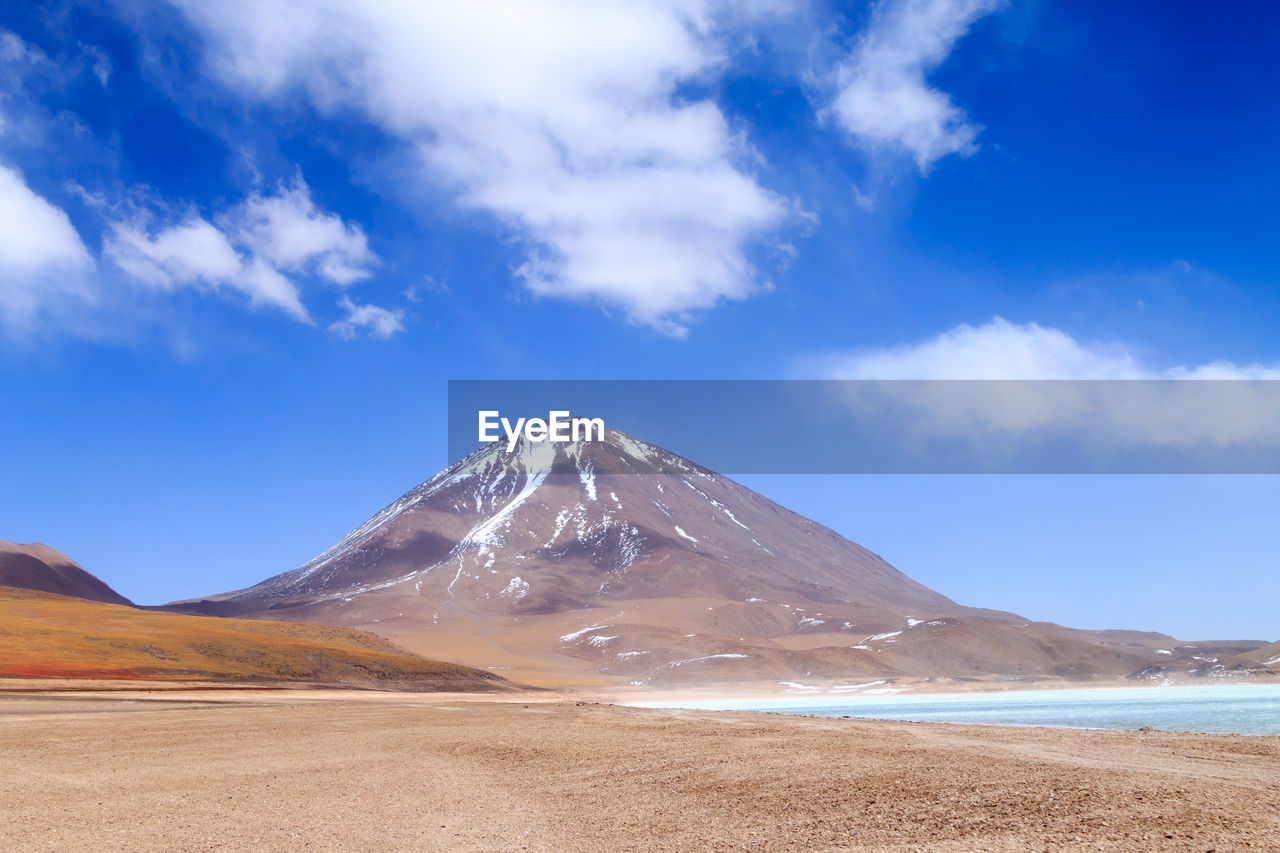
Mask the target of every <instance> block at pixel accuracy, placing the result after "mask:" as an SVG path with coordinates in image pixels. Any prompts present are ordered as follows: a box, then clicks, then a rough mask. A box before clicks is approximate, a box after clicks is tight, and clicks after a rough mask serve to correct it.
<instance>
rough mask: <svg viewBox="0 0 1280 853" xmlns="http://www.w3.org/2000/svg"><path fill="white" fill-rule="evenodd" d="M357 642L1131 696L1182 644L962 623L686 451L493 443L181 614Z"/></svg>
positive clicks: (716, 676) (947, 603)
mask: <svg viewBox="0 0 1280 853" xmlns="http://www.w3.org/2000/svg"><path fill="white" fill-rule="evenodd" d="M176 606H178V607H180V608H185V609H189V610H194V611H198V612H209V613H219V614H224V615H237V614H240V615H251V616H255V617H260V618H273V619H290V620H299V621H315V622H327V623H332V624H342V625H350V626H354V627H361V628H365V629H367V630H371V631H376V632H378V633H380V634H383V635H385V636H388V637H391V638H393V639H395V640H396V642H399V643H401V644H403V645H405V646H406V647H408V648H412V649H414V650H415V651H419V652H422V653H423V654H428V655H431V656H446V657H449V658H451V659H454V660H459V661H463V662H466V663H469V664H471V665H477V666H501V667H504V668H507V669H506V670H505V671H508V672H509V673H510V674H512V675H514V676H516V677H519V678H520V679H522V680H530V681H533V682H534V683H611V684H617V683H620V682H621V683H631V684H644V685H659V684H686V683H690V682H703V681H720V680H731V681H755V682H759V681H773V682H775V683H776V682H779V681H784V682H785V681H801V680H804V679H815V678H816V679H844V678H856V679H863V678H864V677H866V676H871V677H873V678H880V677H896V676H953V677H955V676H963V677H971V676H990V675H997V676H1003V677H1024V676H1031V675H1038V676H1051V677H1060V678H1072V679H1088V678H1094V677H1100V676H1107V677H1115V676H1124V675H1129V674H1131V673H1134V672H1136V671H1139V670H1141V669H1143V668H1144V667H1146V666H1149V665H1151V664H1153V663H1157V662H1159V661H1160V660H1161V656H1159V655H1157V654H1156V653H1155V651H1154V650H1155V649H1156V648H1158V647H1160V646H1163V645H1165V644H1167V643H1170V642H1173V641H1172V638H1169V637H1165V636H1163V635H1159V634H1145V633H1141V632H1127V631H1115V632H1086V631H1072V630H1070V629H1066V628H1062V627H1060V626H1057V625H1051V624H1047V623H1035V622H1029V621H1028V620H1025V619H1023V618H1021V617H1018V616H1016V615H1014V614H1010V613H1002V612H998V611H991V610H981V609H976V608H970V607H963V606H961V605H958V604H956V603H955V602H953V601H951V600H950V599H948V598H946V597H945V596H943V595H940V594H938V593H936V592H934V591H933V590H930V589H928V588H926V587H924V586H922V585H920V584H918V583H916V582H915V581H913V580H912V579H911V578H909V577H907V576H906V575H904V574H902V573H901V572H899V571H898V570H897V569H895V568H894V567H893V566H891V565H889V563H887V562H886V561H885V560H883V559H881V558H880V557H879V556H877V555H876V554H873V553H871V552H870V551H868V550H867V549H865V548H863V547H862V546H860V545H858V544H856V543H854V542H850V541H849V540H847V539H845V538H844V537H842V536H840V535H839V534H837V533H836V532H834V531H832V530H830V529H828V528H826V527H823V526H822V525H819V524H816V523H815V522H813V521H811V520H809V519H807V518H804V517H802V516H800V515H797V514H796V513H793V512H791V511H789V510H787V509H785V508H783V507H781V506H778V505H777V504H775V503H773V502H772V501H769V500H768V499H766V498H764V497H763V496H761V495H759V494H756V493H755V492H752V491H751V490H749V489H747V488H745V487H744V486H741V485H739V484H738V483H735V482H733V481H732V480H730V479H728V478H727V477H723V476H721V475H719V474H716V473H714V472H712V471H709V470H707V469H705V468H702V467H701V466H699V465H697V464H695V463H693V462H690V461H689V460H687V459H683V458H681V457H679V456H677V455H675V454H673V453H670V452H669V451H666V450H663V449H661V448H659V447H656V446H654V445H651V444H647V443H645V442H642V441H638V440H636V439H634V438H632V437H630V436H627V435H625V434H623V433H620V432H616V431H611V432H610V433H609V435H608V437H607V439H606V440H605V441H596V442H583V443H579V444H552V443H539V444H535V443H528V442H522V443H521V444H519V445H518V446H517V447H516V449H515V450H514V452H507V451H506V450H505V448H504V447H502V446H500V445H497V444H493V445H488V446H486V447H483V448H481V449H480V450H478V451H476V452H475V453H473V454H472V455H471V456H469V457H467V458H466V459H464V460H461V461H460V462H458V463H457V464H455V465H453V466H451V467H450V468H448V469H446V470H445V471H442V472H441V473H439V474H437V475H436V476H435V477H432V478H431V479H430V480H428V481H427V482H425V483H423V484H422V485H420V486H418V487H417V488H415V489H413V490H412V491H410V492H409V493H407V494H406V495H404V496H403V497H401V498H400V499H399V500H397V501H395V502H394V503H392V504H391V505H390V506H388V507H386V508H385V509H383V510H382V511H381V512H379V513H378V514H376V515H375V516H374V517H373V518H371V519H370V520H369V521H368V522H366V523H365V524H364V525H362V526H361V527H359V528H357V529H356V530H354V531H352V532H351V533H349V534H348V535H347V536H345V537H344V538H343V539H342V540H340V541H339V542H338V543H337V544H336V545H334V546H333V547H332V548H330V549H329V550H327V551H325V552H324V553H323V554H321V555H320V556H318V557H316V558H315V559H314V560H312V561H311V562H309V563H307V564H306V565H304V566H301V567H300V568H297V569H294V570H292V571H289V572H285V573H283V574H281V575H277V576H275V577H273V578H269V579H267V580H265V581H263V582H262V583H260V584H257V585H256V586H253V587H250V588H248V589H244V590H240V591H237V592H232V593H227V594H224V595H219V596H214V597H213V598H211V599H205V600H202V601H191V602H183V603H179V604H178V605H176Z"/></svg>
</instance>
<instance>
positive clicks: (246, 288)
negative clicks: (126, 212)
mask: <svg viewBox="0 0 1280 853" xmlns="http://www.w3.org/2000/svg"><path fill="white" fill-rule="evenodd" d="M103 251H104V254H105V255H106V256H107V257H108V258H110V259H111V260H112V261H113V262H115V264H116V265H117V266H119V267H120V268H121V269H122V270H124V271H125V272H126V273H128V274H129V276H131V277H132V278H133V279H134V280H135V281H139V282H141V283H143V284H147V285H150V286H152V287H159V288H163V289H165V290H173V289H175V288H178V287H185V286H195V285H203V286H205V287H209V288H212V289H215V290H216V289H219V288H222V287H229V288H231V289H233V290H238V291H240V292H241V293H244V294H245V295H246V296H248V297H249V299H250V301H251V302H253V303H254V304H266V305H273V306H275V307H277V308H281V309H283V310H284V311H286V312H287V313H288V314H290V315H291V316H293V317H295V318H296V319H299V320H303V321H306V320H308V319H309V315H308V314H307V309H306V308H304V307H303V305H302V301H301V300H300V299H299V296H298V288H297V287H296V286H295V285H294V284H293V283H292V282H291V281H289V280H288V279H287V278H285V277H284V276H282V275H281V274H280V273H279V272H278V271H277V270H275V269H274V268H273V267H272V266H270V265H269V264H267V263H266V262H264V261H262V260H261V259H260V258H248V259H246V258H242V257H241V256H240V253H239V252H237V251H236V250H235V248H234V247H233V246H232V245H231V242H230V241H229V240H228V239H227V236H226V235H225V234H223V233H222V232H221V231H219V230H218V229H217V228H215V227H214V226H213V225H211V224H209V223H208V222H207V221H205V220H204V219H201V218H199V217H195V218H192V219H188V220H187V221H185V222H183V223H181V224H179V225H175V226H173V227H171V228H166V229H162V230H160V231H159V232H157V233H156V234H155V235H154V236H151V235H149V234H148V233H147V230H146V228H145V227H143V226H142V225H140V224H138V223H119V222H117V223H115V224H114V225H113V226H112V230H111V236H110V237H109V238H108V239H107V242H106V246H105V247H104V250H103Z"/></svg>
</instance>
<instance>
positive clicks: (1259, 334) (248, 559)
mask: <svg viewBox="0 0 1280 853" xmlns="http://www.w3.org/2000/svg"><path fill="white" fill-rule="evenodd" d="M420 5H421V4H409V3H404V4H396V3H353V2H346V0H325V2H322V3H317V4H314V5H312V6H309V7H308V9H307V10H306V11H299V10H297V9H295V8H292V6H291V4H285V3H278V2H267V0H257V2H226V3H217V4H206V3H195V2H176V3H172V4H166V3H135V2H128V1H127V0H122V2H82V3H74V4H73V3H58V2H51V3H44V4H24V3H3V4H0V9H2V10H3V12H2V17H0V32H2V35H0V66H3V67H2V68H0V447H2V449H0V463H3V465H4V470H5V471H6V473H7V475H8V476H7V478H6V479H7V486H6V488H4V489H0V522H2V523H0V537H3V538H8V539H13V540H18V541H33V540H42V541H46V542H49V543H50V544H53V545H54V546H56V547H59V548H62V549H64V550H65V551H67V552H68V553H70V554H71V555H72V556H73V557H75V558H76V559H78V560H80V561H81V562H82V563H83V564H84V565H86V566H87V567H89V568H90V569H91V570H94V571H96V572H97V573H98V574H100V575H101V576H102V577H104V578H105V579H106V580H108V581H109V582H111V583H112V584H114V585H115V586H117V587H118V588H119V589H120V590H121V591H122V592H124V593H125V594H127V595H130V596H132V597H134V598H136V599H137V600H139V601H143V602H157V601H162V600H167V599H171V598H177V597H183V596H187V595H194V594H200V593H207V592H213V591H218V590H222V589H226V588H230V587H234V586H239V585H243V584H245V583H250V582H253V581H256V580H259V579H261V578H262V577H265V576H266V575H269V574H273V573H276V572H278V571H281V570H284V569H287V568H291V567H293V566H295V565H297V564H299V563H301V562H302V561H304V560H306V559H308V558H309V557H310V556H312V555H313V554H314V553H316V552H318V551H319V550H321V549H322V548H324V547H325V546H327V545H328V544H330V543H331V542H332V541H334V540H336V539H337V538H338V537H339V536H340V535H341V534H342V533H344V532H345V531H346V530H347V529H349V528H351V527H352V526H354V525H355V524H357V523H359V522H360V521H362V520H363V519H364V518H365V517H367V516H368V515H369V514H371V513H372V512H373V511H374V510H376V509H377V508H378V507H380V506H382V505H383V504H385V503H387V502H388V501H390V500H391V499H392V498H394V497H395V496H397V495H398V494H400V493H401V492H403V491H404V490H406V489H407V488H408V487H410V486H412V485H413V484H415V483H416V482H418V481H420V480H422V479H425V478H426V477H427V476H429V475H430V474H432V473H434V471H435V470H437V469H438V468H439V467H440V466H441V465H442V464H443V463H444V461H445V455H446V450H445V417H444V411H443V409H444V403H445V383H446V382H447V380H449V379H451V378H454V379H456V378H613V377H616V378H685V377H689V378H774V377H792V376H823V377H826V376H852V377H868V376H876V377H925V378H932V377H938V378H948V377H985V378H1004V377H1032V378H1038V377H1070V378H1116V377H1120V378H1134V377H1185V376H1193V377H1202V378H1203V377H1210V376H1220V377H1253V378H1278V377H1280V368H1278V367H1277V366H1278V365H1280V352H1278V351H1277V350H1278V349H1280V347H1278V345H1277V343H1276V336H1275V334H1274V331H1273V330H1274V329H1276V328H1277V327H1278V326H1280V287H1277V280H1276V276H1277V263H1276V262H1277V259H1276V252H1275V248H1274V245H1275V237H1274V231H1275V221H1276V220H1275V215H1274V199H1275V198H1276V197H1277V192H1278V191H1280V170H1278V169H1277V168H1276V167H1275V165H1274V151H1276V150H1277V148H1278V147H1280V111H1278V110H1276V109H1275V101H1274V93H1275V92H1276V91H1277V90H1278V88H1280V62H1277V60H1276V59H1275V57H1276V56H1277V55H1280V26H1277V25H1278V24H1280V10H1277V9H1276V7H1275V6H1274V4H1271V3H1267V2H1240V3H1233V4H1229V5H1223V4H1217V5H1207V4H1201V3H1191V2H1186V3H1171V4H1164V5H1162V6H1161V9H1160V14H1159V15H1158V16H1155V15H1152V14H1151V13H1150V11H1149V10H1143V9H1141V8H1139V7H1136V6H1133V7H1131V6H1126V5H1124V4H1121V5H1120V6H1117V5H1116V4H1102V3H1088V2H1071V3H1065V2H1010V3H998V2H988V0H916V1H915V2H881V3H876V4H870V5H867V4H828V3H820V2H814V3H810V4H803V3H797V4H774V3H770V2H765V0H762V2H757V3H750V4H741V3H738V4H719V3H715V2H710V0H707V2H694V0H689V2H683V0H682V2H671V3H657V2H654V3H644V2H640V3H633V4H624V5H618V6H615V5H613V4H608V3H604V4H602V3H593V4H589V5H587V6H585V7H579V6H578V5H577V4H574V3H570V2H552V0H546V2H536V3H520V4H514V3H513V4H510V5H507V4H496V5H495V6H494V7H492V8H489V7H486V8H480V7H478V6H477V7H475V9H477V10H478V11H459V10H458V9H457V8H453V9H452V10H451V11H447V12H446V11H439V10H435V9H430V8H426V9H424V8H418V7H419V6H420ZM450 5H452V4H450ZM441 8H447V7H443V6H442V7H441ZM997 318H999V319H997ZM749 484H751V485H753V486H757V487H759V488H761V489H762V490H763V491H764V492H765V493H766V494H769V495H770V496H773V497H775V498H777V499H779V500H781V501H782V502H783V503H785V504H787V505H789V506H791V507H793V508H794V509H797V510H798V511H801V512H804V513H806V514H809V515H811V516H813V517H815V518H817V519H818V520H820V521H823V522H824V523H827V524H830V525H832V526H833V527H836V528H837V529H838V530H840V531H841V532H843V533H845V534H846V535H848V536H850V537H851V538H854V539H856V540H858V541H860V542H863V543H864V544H866V545H868V546H869V547H871V548H873V549H874V550H877V551H880V552H881V553H884V554H885V555H886V556H887V557H889V558H890V559H891V560H892V561H893V562H895V564H897V565H898V566H899V567H900V568H902V569H903V570H904V571H906V572H908V573H909V574H912V575H913V576H915V577H917V578H919V579H921V580H922V581H925V582H926V583H930V584H932V585H934V586H935V587H937V588H939V589H940V590H942V591H943V592H946V593H947V594H949V595H951V596H953V597H955V598H957V599H959V600H961V601H964V602H966V603H973V604H981V605H988V606H996V607H1005V608H1009V609H1013V610H1017V611H1019V612H1022V613H1024V614H1026V615H1028V616H1031V617H1036V618H1045V619H1053V620H1056V621H1061V622H1064V623H1067V624H1074V625H1081V626H1085V627H1103V626H1106V625H1124V626H1130V625H1131V626H1133V627H1141V628H1152V629H1161V630H1166V631H1170V632H1173V633H1175V634H1179V635H1181V636H1187V637H1193V636H1210V635H1219V636H1224V635H1250V636H1265V637H1272V638H1274V637H1275V636H1276V635H1280V630H1278V629H1277V628H1278V626H1277V623H1276V622H1275V620H1274V619H1273V618H1272V616H1271V615H1270V614H1269V613H1266V612H1263V610H1262V609H1261V607H1260V606H1255V605H1252V604H1250V603H1249V601H1253V602H1259V601H1264V600H1271V601H1274V600H1275V598H1276V594H1277V593H1280V580H1277V578H1280V571H1277V566H1276V560H1275V556H1274V555H1275V554H1276V553H1280V551H1278V550H1277V548H1276V547H1275V546H1276V545H1277V544H1278V543H1277V541H1276V539H1277V536H1276V534H1275V533H1274V532H1271V531H1270V530H1269V529H1268V527H1269V526H1271V527H1273V526H1274V525H1268V524H1267V523H1266V521H1267V518H1268V515H1267V512H1268V511H1269V512H1270V514H1272V515H1273V514H1274V510H1275V508H1276V506H1277V486H1276V484H1275V482H1274V480H1272V479H1268V478H1202V479H1196V478H1178V479H1177V480H1172V479H1169V478H1127V479H1119V478H1101V477H1099V478H1023V477H1007V478H999V479H998V480H990V479H983V478H950V479H947V478H928V477H922V478H912V477H904V478H898V479H895V480H886V479H882V478H879V479H873V478H853V479H850V478H835V477H832V478H817V482H815V478H790V479H788V478H782V479H778V478H752V479H750V481H749ZM1027 507H1035V508H1036V510H1037V511H1036V513H1035V514H1034V516H1031V517H1029V515H1028V513H1027V511H1026V508H1027ZM1121 510H1123V512H1122V511H1121ZM1260 512H1261V513H1262V515H1261V516H1260V515H1259V513H1260ZM1117 519H1123V520H1124V521H1125V523H1119V522H1118V521H1117ZM1028 554H1037V555H1039V556H1038V557H1036V558H1035V559H1037V560H1039V563H1038V564H1037V565H1035V566H1028V564H1027V560H1028V556H1027V555H1028ZM1075 557H1079V559H1074V558H1075ZM1038 575H1043V576H1045V577H1052V578H1055V579H1056V580H1053V581H1052V582H1050V581H1048V580H1046V581H1045V582H1043V583H1040V582H1037V583H1029V582H1028V581H1027V578H1028V577H1032V578H1034V577H1037V576H1038ZM1068 586H1069V587H1070V589H1074V590H1076V592H1075V593H1070V592H1069V590H1068V589H1067V587H1068ZM1215 587H1221V588H1222V589H1224V590H1227V591H1230V592H1231V593H1237V592H1238V591H1240V590H1248V591H1249V593H1250V594H1249V596H1248V598H1249V601H1243V602H1239V603H1238V605H1231V606H1228V604H1227V602H1229V599H1225V600H1224V603H1223V604H1222V605H1221V606H1215V607H1206V606H1205V594H1204V593H1205V590H1206V588H1215ZM1157 590H1158V594H1156V593H1155V592H1154V591H1157Z"/></svg>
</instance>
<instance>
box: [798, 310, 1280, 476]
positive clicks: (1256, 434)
mask: <svg viewBox="0 0 1280 853" xmlns="http://www.w3.org/2000/svg"><path fill="white" fill-rule="evenodd" d="M817 366H818V373H819V374H820V375H821V376H822V377H824V378H829V379H857V380H943V381H926V382H910V381H908V382H900V381H888V382H870V383H850V384H848V385H839V386H836V387H835V388H834V389H833V391H834V394H835V398H834V400H833V402H834V403H836V404H838V405H842V406H845V407H848V408H849V409H850V410H852V411H855V412H857V413H858V414H859V416H862V417H870V418H877V417H880V418H885V417H898V418H900V423H902V424H908V425H909V427H905V428H909V429H910V430H912V431H914V432H915V433H916V434H917V435H918V436H920V437H939V436H941V437H946V438H966V439H971V440H973V441H974V442H975V443H977V444H979V445H981V446H983V447H986V448H990V449H993V450H994V452H996V453H997V454H998V453H1002V452H1004V451H1005V450H1007V449H1008V448H1009V447H1012V446H1015V444H1016V442H1018V441H1021V440H1024V439H1032V440H1035V439H1041V438H1045V437H1057V438H1063V439H1067V440H1069V441H1073V442H1082V441H1083V442H1087V443H1089V444H1090V445H1092V446H1098V447H1109V448H1116V447H1119V448H1126V449H1134V448H1151V447H1159V448H1168V447H1183V448H1187V447H1191V448H1205V447H1211V448H1221V447H1236V448H1240V447H1246V448H1248V447H1252V448H1257V447H1260V446H1272V445H1274V444H1276V443H1277V442H1278V441H1280V434H1278V433H1277V432H1276V424H1277V423H1280V385H1277V384H1274V383H1269V382H1209V381H1202V382H1178V381H1150V380H1181V379H1187V380H1280V365H1266V364H1257V363H1255V364H1246V365H1237V364H1233V363H1231V362H1228V361H1214V362H1210V363H1208V364H1203V365H1199V366H1193V367H1187V366H1171V367H1154V366H1150V365H1147V364H1144V363H1143V362H1142V361H1141V360H1139V359H1138V358H1136V357H1135V356H1134V355H1133V354H1132V353H1130V352H1129V351H1128V349H1127V348H1125V347H1123V346H1120V345H1116V344H1086V343H1081V342H1080V341H1078V340H1076V339H1075V338H1073V337H1072V336H1070V335H1068V334H1066V333H1065V332H1063V331H1061V330H1059V329H1053V328H1046V327H1044V326H1039V325H1037V324H1035V323H1027V324H1025V325H1018V324H1015V323H1010V322H1008V321H1007V320H1004V319H1002V318H1000V317H996V318H995V319H993V320H992V321H991V322H990V323H987V324H985V325H982V326H976V327H975V326H969V325H961V326H957V327H956V328H954V329H951V330H949V331H947V332H943V333H942V334H940V335H938V336H936V337H933V338H930V339H928V340H924V341H920V342H917V343H914V344H907V345H903V346H898V347H888V348H881V349H867V350H861V351H855V352H847V353H837V354H833V355H829V356H826V357H823V358H821V359H819V360H818V362H817ZM1116 379H1121V380H1148V381H1143V382H1119V383H1117V382H1110V381H1074V382H1043V381H1028V382H1003V381H996V382H953V381H946V380H1116Z"/></svg>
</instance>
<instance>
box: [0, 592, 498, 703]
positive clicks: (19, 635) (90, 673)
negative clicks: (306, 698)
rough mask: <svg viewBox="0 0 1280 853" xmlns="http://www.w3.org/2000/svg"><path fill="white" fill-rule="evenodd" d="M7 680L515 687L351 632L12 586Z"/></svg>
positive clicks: (3, 627)
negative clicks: (142, 606) (190, 613)
mask: <svg viewBox="0 0 1280 853" xmlns="http://www.w3.org/2000/svg"><path fill="white" fill-rule="evenodd" d="M3 676H28V677H30V676H35V677H45V678H106V679H120V678H151V679H164V680H179V679H192V678H199V679H216V680H225V681H257V682H263V681H307V682H316V683H320V684H334V685H353V686H354V685H359V686H373V685H377V686H383V687H399V688H402V689H408V690H437V689H455V690H458V689H461V690H484V689H491V690H501V689H505V688H507V687H508V686H509V685H508V684H507V682H506V681H505V680H503V679H501V678H499V677H497V676H495V675H494V674H492V673H489V672H485V671H481V670H476V669H472V668H470V667H465V666H458V665H457V664H452V663H444V662H442V661H436V660H429V659H427V658H423V657H421V656H419V655H416V654H413V653H411V652H408V651H405V650H404V649H401V648H398V647H397V646H395V645H393V644H392V643H390V642H388V641H386V640H384V639H383V638H381V637H379V636H377V635H374V634H370V633H368V632H366V631H357V630H353V629H351V628H337V627H334V626H331V625H303V624H298V623H292V622H269V621H260V620H246V619H214V618H211V617H206V616H188V615H186V614H180V613H162V612H156V611H152V610H143V609H139V608H136V607H133V606H129V605H120V604H104V603H101V602H98V601H88V600H85V599H82V598H73V597H71V596H66V595H53V594H51V593H47V592H36V591H33V590H29V589H15V588H12V587H0V677H3ZM2 685H3V678H0V689H3V686H2Z"/></svg>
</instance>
